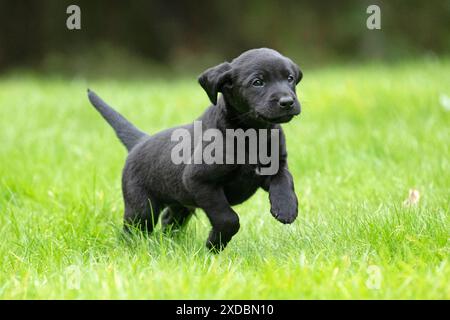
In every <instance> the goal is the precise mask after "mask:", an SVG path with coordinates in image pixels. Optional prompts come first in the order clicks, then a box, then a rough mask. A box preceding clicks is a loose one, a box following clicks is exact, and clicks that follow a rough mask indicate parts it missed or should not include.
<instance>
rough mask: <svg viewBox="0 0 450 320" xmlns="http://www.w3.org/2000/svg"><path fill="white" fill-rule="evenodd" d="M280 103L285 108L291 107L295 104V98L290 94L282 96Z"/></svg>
mask: <svg viewBox="0 0 450 320" xmlns="http://www.w3.org/2000/svg"><path fill="white" fill-rule="evenodd" d="M278 104H279V105H280V107H281V108H283V109H289V108H291V107H292V106H293V105H294V98H292V97H290V96H286V97H281V98H280V100H279V101H278Z"/></svg>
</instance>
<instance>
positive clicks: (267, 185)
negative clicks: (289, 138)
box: [88, 48, 302, 252]
mask: <svg viewBox="0 0 450 320" xmlns="http://www.w3.org/2000/svg"><path fill="white" fill-rule="evenodd" d="M301 78H302V73H301V71H300V69H299V67H298V66H297V65H296V64H295V63H293V62H292V61H291V60H290V59H289V58H287V57H284V56H283V55H281V54H280V53H278V52H277V51H275V50H272V49H267V48H261V49H253V50H249V51H246V52H244V53H242V54H241V55H240V56H239V57H237V58H235V59H234V60H232V61H231V62H224V63H221V64H219V65H217V66H215V67H212V68H210V69H207V70H206V71H205V72H204V73H203V74H201V75H200V77H199V79H198V81H199V83H200V85H201V86H202V87H203V89H204V90H205V91H206V93H207V94H208V97H209V99H210V100H211V102H212V105H211V106H210V107H209V108H208V109H206V111H205V112H204V113H203V115H202V116H201V117H200V118H198V121H201V125H202V128H203V129H204V130H207V129H210V128H213V129H216V130H219V132H222V133H223V134H224V135H225V133H226V130H227V129H243V130H245V129H251V128H253V129H257V132H258V134H259V132H261V131H260V129H266V130H269V129H270V130H274V129H275V130H279V132H280V134H279V135H278V140H277V141H276V142H277V143H278V146H279V147H278V149H277V152H278V153H279V154H278V157H277V159H278V161H279V163H277V164H278V170H277V172H275V173H274V174H271V175H261V174H260V170H259V169H260V166H261V163H260V162H259V159H258V162H257V163H234V164H229V163H227V164H223V163H210V164H205V163H200V164H198V163H192V162H190V161H188V162H186V163H181V164H180V163H177V164H175V163H174V161H172V158H171V155H172V150H173V148H174V146H175V145H176V144H177V142H176V141H174V140H173V138H172V134H173V132H174V130H176V129H184V130H187V132H190V133H193V131H194V123H191V124H188V125H185V126H180V127H176V128H171V129H167V130H164V131H162V132H159V133H156V134H154V135H147V134H145V133H143V132H142V131H140V130H139V129H137V128H136V127H134V126H133V125H132V124H131V123H130V122H128V121H127V120H126V119H125V118H124V117H122V116H121V115H120V114H119V113H117V112H116V111H114V110H113V109H112V108H111V107H109V106H108V105H107V104H106V103H105V102H104V101H102V100H101V99H100V98H99V97H98V96H97V95H96V94H95V93H94V92H92V91H90V90H88V96H89V100H90V102H91V103H92V104H93V105H94V106H95V108H96V109H97V110H98V111H99V112H100V114H101V115H102V116H103V117H104V118H105V120H106V121H107V122H108V123H109V124H110V125H111V126H112V127H113V129H114V130H115V132H116V134H117V136H118V137H119V139H120V140H121V141H122V143H123V144H124V145H125V147H126V148H127V149H128V151H129V154H128V158H127V161H126V164H125V168H124V169H123V177H122V189H123V198H124V202H125V230H129V228H130V226H133V227H138V228H140V229H141V230H143V231H147V232H151V231H152V230H153V228H154V226H155V224H156V223H157V221H158V218H159V215H160V213H161V212H162V219H161V220H162V225H163V228H165V229H167V228H170V229H174V228H180V227H181V226H183V225H184V224H185V223H186V222H187V221H188V219H189V217H190V216H191V215H192V213H193V211H194V209H195V208H201V209H203V210H204V212H205V213H206V215H207V216H208V218H209V220H210V222H211V225H212V230H211V232H210V234H209V238H208V240H207V243H206V245H207V247H208V248H209V249H211V250H212V251H215V252H217V251H219V250H221V249H223V248H224V247H225V246H226V245H227V243H228V242H229V241H230V240H231V238H232V237H233V236H234V235H235V234H236V233H237V232H238V230H239V217H238V215H237V214H236V212H235V211H234V210H233V209H232V206H233V205H236V204H239V203H242V202H244V201H245V200H247V199H248V198H249V197H250V196H252V195H253V194H254V193H255V192H256V190H257V189H258V188H260V187H261V188H263V189H264V190H266V191H268V192H269V199H270V203H271V213H272V215H273V216H274V217H275V218H276V219H277V220H279V221H280V222H282V223H292V222H293V221H294V220H295V218H296V217H297V207H298V203H297V197H296V195H295V192H294V184H293V180H292V176H291V174H290V172H289V170H288V165H287V152H286V144H285V137H284V134H283V131H282V129H281V126H280V123H285V122H288V121H290V120H291V119H292V118H293V117H294V116H296V115H298V114H300V103H299V101H298V99H297V96H296V91H295V87H296V84H298V83H299V81H300V80H301ZM219 92H220V93H222V95H220V96H219V98H218V94H219ZM269 140H270V138H269ZM269 142H270V141H269ZM196 146H198V142H197V145H196V142H195V141H194V143H193V146H192V149H191V151H192V152H194V150H195V148H196ZM245 150H246V152H247V153H248V152H249V150H250V149H249V148H248V147H246V149H245ZM251 150H254V149H251ZM233 151H236V150H235V149H231V150H225V149H224V152H225V153H226V154H227V156H228V155H229V154H231V153H233ZM231 157H232V158H233V157H234V155H231ZM246 159H247V158H246Z"/></svg>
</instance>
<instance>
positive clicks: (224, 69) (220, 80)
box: [198, 62, 231, 104]
mask: <svg viewBox="0 0 450 320" xmlns="http://www.w3.org/2000/svg"><path fill="white" fill-rule="evenodd" d="M230 70H231V65H230V64H229V63H228V62H224V63H221V64H219V65H217V66H215V67H212V68H209V69H207V70H206V71H205V72H203V73H202V74H201V75H200V76H199V77H198V82H199V83H200V85H201V86H202V88H203V89H204V90H205V91H206V93H207V94H208V97H209V100H211V102H212V103H213V104H216V103H217V94H218V93H219V92H221V90H222V86H223V85H224V84H225V83H226V82H227V81H229V80H230V79H231V72H230Z"/></svg>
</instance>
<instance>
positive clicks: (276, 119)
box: [257, 113, 296, 123]
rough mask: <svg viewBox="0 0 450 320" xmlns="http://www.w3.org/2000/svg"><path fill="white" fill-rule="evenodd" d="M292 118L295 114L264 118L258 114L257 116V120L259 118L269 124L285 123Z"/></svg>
mask: <svg viewBox="0 0 450 320" xmlns="http://www.w3.org/2000/svg"><path fill="white" fill-rule="evenodd" d="M294 116H296V114H286V115H283V116H279V117H266V116H264V115H262V114H260V113H258V114H257V117H258V118H261V119H262V120H264V121H266V122H270V123H286V122H289V121H291V119H292V118H293V117H294Z"/></svg>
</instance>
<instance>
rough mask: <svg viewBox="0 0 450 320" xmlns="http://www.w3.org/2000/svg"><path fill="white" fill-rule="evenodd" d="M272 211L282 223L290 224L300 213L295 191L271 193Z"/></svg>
mask: <svg viewBox="0 0 450 320" xmlns="http://www.w3.org/2000/svg"><path fill="white" fill-rule="evenodd" d="M269 198H270V205H271V208H270V212H271V213H272V215H273V216H274V217H275V219H277V220H278V221H280V222H281V223H285V224H289V223H292V222H294V221H295V219H296V218H297V215H298V201H297V197H296V195H295V194H294V193H292V194H291V193H289V194H282V195H275V194H274V195H270V197H269Z"/></svg>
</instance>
